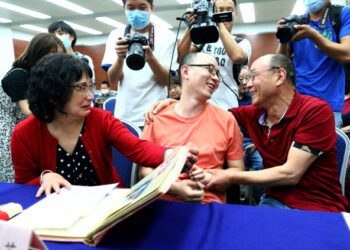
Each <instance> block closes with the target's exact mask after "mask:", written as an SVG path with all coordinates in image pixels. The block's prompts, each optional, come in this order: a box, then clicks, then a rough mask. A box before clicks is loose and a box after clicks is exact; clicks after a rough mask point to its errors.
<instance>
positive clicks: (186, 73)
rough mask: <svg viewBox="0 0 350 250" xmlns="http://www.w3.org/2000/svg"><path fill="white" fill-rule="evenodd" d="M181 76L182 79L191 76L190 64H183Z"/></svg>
mask: <svg viewBox="0 0 350 250" xmlns="http://www.w3.org/2000/svg"><path fill="white" fill-rule="evenodd" d="M180 71H181V78H182V79H188V78H189V76H188V66H187V65H182V67H181V69H180Z"/></svg>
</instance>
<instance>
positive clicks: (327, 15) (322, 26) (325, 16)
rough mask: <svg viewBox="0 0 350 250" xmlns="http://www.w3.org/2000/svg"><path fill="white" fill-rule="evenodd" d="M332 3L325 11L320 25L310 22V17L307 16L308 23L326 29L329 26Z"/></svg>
mask: <svg viewBox="0 0 350 250" xmlns="http://www.w3.org/2000/svg"><path fill="white" fill-rule="evenodd" d="M330 5H331V4H330V3H328V5H327V8H326V9H325V11H324V13H323V17H322V19H321V21H320V23H319V25H317V24H316V23H315V22H313V21H311V20H310V15H309V14H308V15H307V19H308V21H311V22H312V23H313V24H314V25H315V26H317V27H318V28H319V29H323V28H324V27H326V24H327V20H328V17H329V11H330Z"/></svg>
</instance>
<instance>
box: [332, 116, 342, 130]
mask: <svg viewBox="0 0 350 250" xmlns="http://www.w3.org/2000/svg"><path fill="white" fill-rule="evenodd" d="M333 114H334V120H335V126H336V127H337V128H341V127H342V126H343V120H342V118H341V112H333Z"/></svg>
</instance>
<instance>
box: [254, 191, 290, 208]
mask: <svg viewBox="0 0 350 250" xmlns="http://www.w3.org/2000/svg"><path fill="white" fill-rule="evenodd" d="M259 207H274V208H285V209H293V208H291V207H288V206H287V205H286V204H284V203H282V202H280V201H279V200H276V199H275V198H271V197H266V194H263V195H262V196H261V198H260V202H259Z"/></svg>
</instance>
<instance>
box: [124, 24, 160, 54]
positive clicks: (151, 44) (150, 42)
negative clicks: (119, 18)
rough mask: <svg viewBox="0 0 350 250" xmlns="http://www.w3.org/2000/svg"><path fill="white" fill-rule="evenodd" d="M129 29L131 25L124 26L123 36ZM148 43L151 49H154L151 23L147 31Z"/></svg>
mask: <svg viewBox="0 0 350 250" xmlns="http://www.w3.org/2000/svg"><path fill="white" fill-rule="evenodd" d="M130 31H131V25H130V24H128V25H127V26H126V27H125V30H124V37H126V35H127V34H129V33H130ZM148 45H149V47H150V48H151V50H152V51H153V50H154V26H153V24H150V28H149V32H148Z"/></svg>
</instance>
